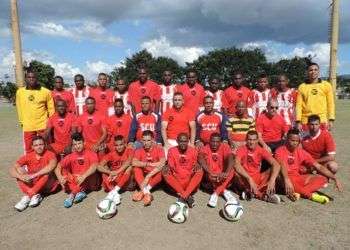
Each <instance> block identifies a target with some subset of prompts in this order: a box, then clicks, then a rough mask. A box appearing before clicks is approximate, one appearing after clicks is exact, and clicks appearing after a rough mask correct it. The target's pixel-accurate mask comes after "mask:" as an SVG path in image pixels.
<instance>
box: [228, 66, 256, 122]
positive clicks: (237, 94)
mask: <svg viewBox="0 0 350 250" xmlns="http://www.w3.org/2000/svg"><path fill="white" fill-rule="evenodd" d="M232 80H233V82H232V84H231V86H229V87H228V88H227V89H225V90H224V97H223V112H224V113H225V114H226V115H228V116H231V115H232V114H234V113H235V112H236V110H235V107H236V104H237V102H238V101H243V102H244V103H245V105H246V106H247V102H248V97H249V95H250V89H248V88H247V87H245V86H243V82H244V78H243V74H242V73H241V72H239V71H238V72H234V73H233V74H232Z"/></svg>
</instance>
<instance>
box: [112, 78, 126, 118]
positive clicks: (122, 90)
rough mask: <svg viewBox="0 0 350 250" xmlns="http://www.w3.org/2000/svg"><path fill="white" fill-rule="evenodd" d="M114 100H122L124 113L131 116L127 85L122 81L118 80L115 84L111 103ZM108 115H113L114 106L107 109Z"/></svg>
mask: <svg viewBox="0 0 350 250" xmlns="http://www.w3.org/2000/svg"><path fill="white" fill-rule="evenodd" d="M116 99H122V100H123V104H124V113H125V114H128V115H132V109H131V104H130V97H129V91H128V85H127V84H126V83H125V80H124V79H118V80H117V81H116V83H115V91H114V97H113V103H115V100H116ZM108 115H110V116H112V115H114V105H112V106H111V107H110V108H109V111H108Z"/></svg>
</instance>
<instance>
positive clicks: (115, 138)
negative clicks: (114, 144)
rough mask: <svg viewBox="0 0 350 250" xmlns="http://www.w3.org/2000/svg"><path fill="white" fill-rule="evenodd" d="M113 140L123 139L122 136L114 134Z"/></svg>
mask: <svg viewBox="0 0 350 250" xmlns="http://www.w3.org/2000/svg"><path fill="white" fill-rule="evenodd" d="M114 141H124V136H122V135H116V136H114Z"/></svg>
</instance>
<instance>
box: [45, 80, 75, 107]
mask: <svg viewBox="0 0 350 250" xmlns="http://www.w3.org/2000/svg"><path fill="white" fill-rule="evenodd" d="M54 80H55V86H54V89H53V90H52V91H51V95H52V98H53V100H54V102H55V104H56V103H57V100H64V101H65V102H66V103H67V111H68V112H69V113H73V114H74V113H75V102H74V96H73V94H72V92H70V91H68V90H65V89H64V88H63V86H64V82H63V77H62V76H55V78H54Z"/></svg>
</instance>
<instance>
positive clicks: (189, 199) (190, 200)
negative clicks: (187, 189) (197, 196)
mask: <svg viewBox="0 0 350 250" xmlns="http://www.w3.org/2000/svg"><path fill="white" fill-rule="evenodd" d="M186 202H187V205H188V207H189V208H193V207H194V206H195V205H196V203H195V201H194V198H193V196H192V195H190V196H189V197H188V198H187V200H186Z"/></svg>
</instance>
